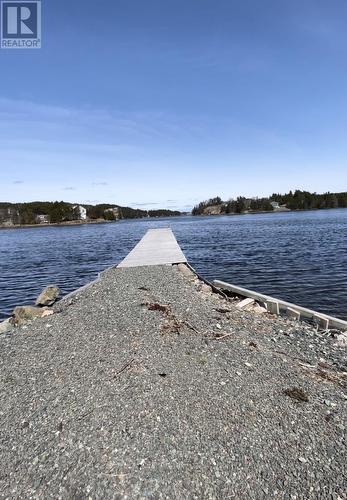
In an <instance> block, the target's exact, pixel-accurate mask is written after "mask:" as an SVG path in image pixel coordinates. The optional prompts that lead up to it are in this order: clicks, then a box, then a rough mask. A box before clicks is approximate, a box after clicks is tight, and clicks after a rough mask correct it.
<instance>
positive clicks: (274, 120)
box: [0, 0, 347, 210]
mask: <svg viewBox="0 0 347 500" xmlns="http://www.w3.org/2000/svg"><path fill="white" fill-rule="evenodd" d="M346 19H347V2H346V0H329V1H326V0H324V1H322V0H290V1H288V0H262V1H259V0H242V1H241V0H237V1H236V0H146V1H144V0H98V1H95V2H92V1H91V0H83V1H82V0H74V1H73V2H72V1H71V0H69V1H67V0H59V2H52V1H47V0H42V48H41V49H37V50H21V49H19V50H10V49H0V201H11V202H23V201H34V200H47V201H49V200H50V201H54V200H65V201H70V202H78V203H93V204H94V203H110V204H111V203H114V204H119V205H127V206H132V207H139V208H149V209H154V208H172V209H176V208H178V209H181V210H189V209H190V208H191V207H192V206H193V205H194V204H196V203H197V202H199V201H201V200H203V199H206V198H210V197H213V196H216V195H219V196H221V197H222V198H223V199H229V198H232V197H236V196H238V195H244V196H249V197H253V196H267V195H270V194H272V193H273V192H276V193H278V192H287V191H289V190H290V189H306V190H309V191H317V192H325V191H346V190H347V140H346V139H347V63H346V61H347V30H346Z"/></svg>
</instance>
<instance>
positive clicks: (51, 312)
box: [42, 309, 54, 318]
mask: <svg viewBox="0 0 347 500" xmlns="http://www.w3.org/2000/svg"><path fill="white" fill-rule="evenodd" d="M52 314H54V311H52V309H45V310H44V311H43V313H42V318H45V317H46V316H51V315H52Z"/></svg>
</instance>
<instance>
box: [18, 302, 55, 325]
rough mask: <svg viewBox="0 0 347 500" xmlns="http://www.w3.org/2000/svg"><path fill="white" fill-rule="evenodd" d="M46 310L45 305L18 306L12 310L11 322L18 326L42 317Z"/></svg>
mask: <svg viewBox="0 0 347 500" xmlns="http://www.w3.org/2000/svg"><path fill="white" fill-rule="evenodd" d="M45 311H47V308H46V307H34V306H19V307H16V308H15V309H14V311H13V314H12V316H13V322H14V323H15V324H16V325H18V326H20V325H24V324H25V323H27V322H28V321H32V320H33V319H36V318H42V316H44V315H45V314H46V313H45Z"/></svg>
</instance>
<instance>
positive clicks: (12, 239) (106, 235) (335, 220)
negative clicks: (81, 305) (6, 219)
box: [0, 209, 347, 319]
mask: <svg viewBox="0 0 347 500" xmlns="http://www.w3.org/2000/svg"><path fill="white" fill-rule="evenodd" d="M155 227H171V228H172V230H173V231H174V232H175V235H176V237H177V240H178V242H179V244H180V245H181V247H182V249H183V251H184V253H185V255H186V257H187V258H188V260H189V262H190V263H191V264H192V266H193V267H194V268H195V269H196V270H197V271H198V272H199V273H200V274H201V275H203V276H205V277H206V278H208V279H222V280H224V281H229V282H231V283H234V284H237V285H241V286H245V287H248V288H252V289H255V290H258V291H260V292H263V293H266V294H270V295H273V296H276V297H280V298H282V299H285V300H289V301H291V302H295V303H297V304H300V305H303V306H306V307H310V308H313V309H316V310H318V311H321V312H325V313H328V314H332V315H334V316H338V317H340V318H343V319H347V307H346V306H347V209H340V210H324V211H311V212H300V213H295V212H289V213H288V212H287V213H276V214H259V215H240V216H229V217H228V216H224V217H178V218H170V219H146V220H134V221H121V222H117V223H114V224H102V225H86V226H75V227H68V226H65V227H43V228H32V229H30V228H28V229H17V230H11V229H8V230H1V231H0V317H5V316H7V315H9V314H10V313H11V311H12V309H13V308H14V307H15V306H16V305H20V304H26V303H32V302H33V301H34V299H35V298H36V296H37V295H38V294H39V292H40V291H41V289H42V288H43V287H44V286H46V285H48V284H51V283H54V284H57V285H58V286H59V287H60V288H61V290H62V292H63V294H66V293H68V292H70V291H72V290H74V289H76V288H77V287H79V286H81V285H83V284H85V283H87V282H88V281H90V280H92V279H94V278H95V277H96V275H97V273H98V272H99V271H101V270H103V269H104V268H106V267H108V266H110V265H113V264H116V263H118V262H119V261H120V260H121V259H122V258H123V257H125V255H126V254H127V253H128V252H129V251H130V250H131V249H132V247H133V246H134V245H135V244H136V243H137V241H138V240H139V239H140V238H141V237H142V236H143V235H144V234H145V232H146V230H147V229H149V228H155Z"/></svg>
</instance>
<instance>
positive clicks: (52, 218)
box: [0, 201, 181, 225]
mask: <svg viewBox="0 0 347 500" xmlns="http://www.w3.org/2000/svg"><path fill="white" fill-rule="evenodd" d="M75 206H77V207H78V206H79V205H78V204H73V203H67V202H64V201H54V202H45V201H35V202H30V203H6V202H0V224H1V223H2V222H5V221H6V220H8V219H11V220H12V223H13V224H23V225H25V224H36V223H37V222H38V216H42V215H45V216H47V221H49V222H50V223H61V222H68V221H73V220H78V219H79V218H80V217H79V210H78V208H74V207H75ZM83 207H84V208H85V209H86V210H87V217H88V219H91V220H97V219H104V220H116V219H139V218H143V217H169V216H173V215H181V214H180V212H178V211H172V210H165V209H163V210H149V211H147V210H139V209H134V208H130V207H121V206H118V205H108V204H98V205H83Z"/></svg>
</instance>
